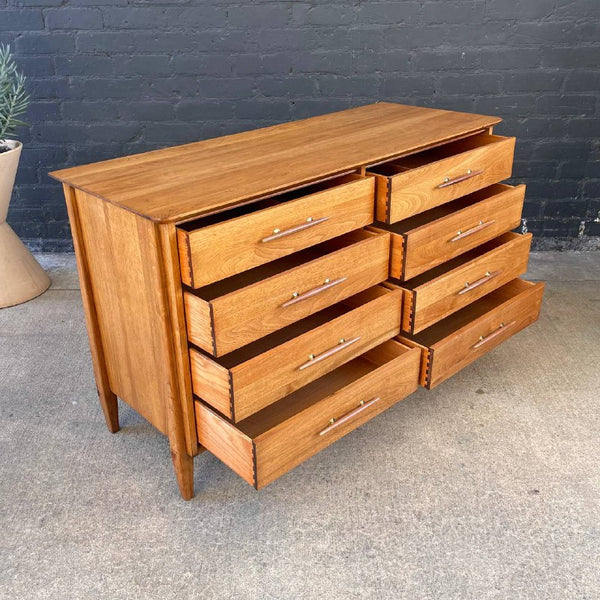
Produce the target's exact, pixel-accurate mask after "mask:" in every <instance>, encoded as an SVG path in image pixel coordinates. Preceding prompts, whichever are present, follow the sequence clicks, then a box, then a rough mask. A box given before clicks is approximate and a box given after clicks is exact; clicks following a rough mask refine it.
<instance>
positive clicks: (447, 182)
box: [437, 169, 484, 190]
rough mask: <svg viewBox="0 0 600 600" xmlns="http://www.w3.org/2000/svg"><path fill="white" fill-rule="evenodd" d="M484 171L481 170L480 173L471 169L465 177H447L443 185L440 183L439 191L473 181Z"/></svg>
mask: <svg viewBox="0 0 600 600" xmlns="http://www.w3.org/2000/svg"><path fill="white" fill-rule="evenodd" d="M483 171H484V169H479V170H478V171H471V169H469V170H468V171H467V172H466V173H465V174H464V175H459V176H458V177H455V178H454V179H450V178H449V177H445V178H444V181H443V182H442V183H440V185H438V186H437V187H438V190H440V189H442V188H445V187H448V186H449V185H455V184H457V183H460V182H461V181H465V180H467V179H471V177H477V175H481V174H482V173H483Z"/></svg>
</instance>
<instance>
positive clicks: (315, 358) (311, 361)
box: [298, 336, 360, 371]
mask: <svg viewBox="0 0 600 600" xmlns="http://www.w3.org/2000/svg"><path fill="white" fill-rule="evenodd" d="M358 340H360V336H358V337H355V338H352V339H351V340H345V339H344V338H341V339H340V341H339V342H338V344H337V346H334V347H333V348H329V350H325V352H321V354H316V355H314V354H311V355H310V356H309V357H308V360H307V361H306V362H305V363H303V364H301V365H300V366H299V367H298V370H299V371H304V369H306V368H307V367H310V366H311V365H316V364H317V363H318V362H321V361H322V360H325V359H326V358H329V357H330V356H333V355H334V354H336V353H338V352H340V351H341V350H343V349H344V348H347V347H348V346H351V345H352V344H354V343H355V342H358Z"/></svg>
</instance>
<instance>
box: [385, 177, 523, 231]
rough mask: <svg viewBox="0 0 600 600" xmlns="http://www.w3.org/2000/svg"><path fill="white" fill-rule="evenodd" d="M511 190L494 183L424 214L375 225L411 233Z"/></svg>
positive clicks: (506, 186)
mask: <svg viewBox="0 0 600 600" xmlns="http://www.w3.org/2000/svg"><path fill="white" fill-rule="evenodd" d="M513 189H515V188H513V187H512V186H510V185H505V184H503V183H495V184H494V185H490V186H488V187H486V188H483V189H482V190H478V191H476V192H473V193H471V194H467V195H466V196H463V197H462V198H458V199H457V200H453V201H452V202H447V203H446V204H440V206H436V207H435V208H430V209H429V210H426V211H425V212H422V213H419V214H416V215H413V216H412V217H408V219H403V220H402V221H397V222H396V223H391V224H388V223H380V222H379V221H378V222H377V223H376V225H377V227H380V228H381V229H385V230H386V231H391V232H392V233H407V232H409V231H413V230H414V229H418V228H419V227H424V226H427V225H430V224H431V223H432V222H433V221H437V220H438V219H443V218H444V217H447V216H448V215H451V214H453V213H455V212H458V211H459V210H463V209H465V208H468V207H469V206H473V205H474V204H477V203H478V202H483V201H484V200H488V199H489V198H492V197H494V196H497V195H499V194H502V193H504V192H508V191H510V190H513Z"/></svg>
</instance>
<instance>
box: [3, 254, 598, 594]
mask: <svg viewBox="0 0 600 600" xmlns="http://www.w3.org/2000/svg"><path fill="white" fill-rule="evenodd" d="M41 261H42V262H43V264H44V265H45V266H46V267H47V268H49V270H50V272H51V275H52V278H53V285H52V288H51V289H50V290H49V291H48V292H47V293H45V294H44V295H42V296H40V297H39V298H37V299H35V300H33V301H31V302H28V303H26V304H23V305H21V306H17V307H13V308H9V309H5V310H2V311H0V410H1V419H2V426H1V429H0V448H1V451H2V460H1V464H0V497H1V505H0V532H1V540H0V597H1V598H2V599H5V598H6V599H10V600H16V599H21V598H23V599H25V598H27V599H30V598H51V599H60V600H65V599H70V598H77V599H79V598H81V599H89V598H107V599H119V598H132V599H140V598H144V599H145V598H157V599H158V598H160V599H170V598H209V599H213V598H215V599H221V598H227V599H238V598H239V599H242V598H244V599H246V600H247V599H284V600H289V599H291V600H296V599H298V600H300V599H311V600H312V599H317V598H319V599H321V598H327V599H328V600H329V599H337V598H340V599H344V600H347V599H351V598H361V599H362V598H369V599H370V598H373V599H378V600H379V599H388V598H389V599H404V598H406V599H409V600H419V599H425V598H427V599H435V600H440V599H446V598H452V599H455V598H456V599H458V598H460V599H464V598H467V599H477V600H482V599H487V598H497V599H502V600H505V599H510V600H513V599H517V598H526V599H538V598H539V599H544V600H548V599H554V598H556V599H561V600H563V599H570V598H574V599H575V598H576V599H588V600H589V599H596V598H600V576H599V573H600V466H599V465H600V462H599V459H600V410H599V399H600V377H599V372H598V365H599V364H600V339H599V338H600V335H599V333H600V332H599V325H600V255H599V254H592V253H589V254H577V253H563V254H557V253H538V254H534V255H533V256H532V259H531V268H530V273H529V277H530V278H533V279H545V280H547V281H548V287H547V292H546V297H545V301H544V306H543V313H542V316H541V319H540V321H539V322H538V323H537V324H536V325H534V326H532V327H531V328H529V329H527V330H525V331H524V332H522V333H520V334H518V335H517V336H516V337H515V338H513V339H512V340H511V341H509V342H507V343H506V344H504V345H503V346H501V347H499V348H497V349H496V350H494V351H493V352H492V353H490V354H489V355H487V356H486V357H484V358H483V359H481V360H480V361H479V362H477V363H475V364H473V365H471V366H470V367H468V368H467V369H465V370H464V371H463V372H461V373H460V374H458V375H457V376H455V377H454V378H452V379H451V380H449V381H447V382H446V383H444V384H442V385H441V386H439V387H438V388H437V389H436V390H434V391H432V392H427V391H425V390H420V391H418V392H417V393H415V394H413V395H412V396H410V397H409V398H407V399H406V400H405V401H404V402H401V403H399V404H397V405H396V406H395V407H393V408H392V409H390V410H389V411H387V412H386V413H384V415H381V416H380V417H378V418H376V419H375V420H373V421H371V422H370V423H368V424H367V425H365V426H363V427H362V428H360V429H359V430H357V431H356V432H354V433H352V434H350V435H349V436H347V437H346V438H344V439H343V440H341V441H340V442H338V443H337V444H334V445H333V446H332V447H330V448H329V449H327V450H325V451H323V452H322V453H320V454H319V455H317V456H316V457H314V458H312V459H311V460H309V461H308V462H306V463H305V464H303V465H302V466H300V467H299V468H297V469H295V470H294V471H292V472H291V473H289V474H288V475H286V476H284V477H282V478H281V479H280V480H278V481H277V482H275V483H274V484H272V485H271V486H269V487H267V488H265V489H264V490H262V491H260V492H256V491H254V490H253V489H252V488H251V487H250V486H248V485H247V484H246V483H244V482H243V481H242V480H241V479H239V478H238V477H237V476H236V475H235V474H233V473H232V472H231V471H230V470H229V469H228V468H227V467H225V466H224V465H223V464H222V463H221V462H219V461H218V460H217V459H216V458H214V457H213V456H211V455H210V454H208V453H205V454H203V455H201V456H200V457H198V458H197V459H196V490H197V494H198V495H197V497H196V498H195V499H194V500H193V501H191V502H189V503H186V502H183V501H182V500H180V499H179V496H178V493H177V489H176V486H175V482H174V477H173V475H172V470H171V461H170V457H169V449H168V444H167V442H166V440H165V439H164V438H163V437H162V436H161V435H160V434H158V433H157V432H156V431H154V430H153V429H152V428H151V427H150V426H149V425H148V424H147V423H146V422H145V421H144V420H143V419H142V418H141V417H139V416H137V415H136V414H135V413H134V412H133V411H131V410H130V409H129V408H127V406H125V405H121V422H122V425H123V429H122V431H121V432H119V433H118V434H116V435H111V434H109V433H108V431H107V430H106V428H105V425H104V421H103V418H102V415H101V412H100V408H99V407H98V404H97V398H96V392H95V388H94V383H93V380H92V370H91V365H90V357H89V352H88V347H87V338H86V333H85V327H84V321H83V315H82V309H81V300H80V295H79V292H78V289H77V288H78V286H77V278H76V275H75V272H74V262H73V259H72V257H71V256H68V255H43V256H41Z"/></svg>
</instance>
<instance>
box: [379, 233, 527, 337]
mask: <svg viewBox="0 0 600 600" xmlns="http://www.w3.org/2000/svg"><path fill="white" fill-rule="evenodd" d="M530 245H531V234H530V233H527V234H524V235H521V234H519V233H504V234H503V235H501V236H499V237H497V238H495V239H493V240H490V241H489V242H486V243H485V244H483V245H481V246H478V247H477V248H474V249H473V250H469V252H466V253H465V254H461V255H460V256H458V257H457V258H454V259H452V260H450V261H448V262H445V263H444V264H442V265H440V266H439V267H436V268H435V269H432V270H431V271H427V272H426V273H423V274H422V275H419V276H418V277H414V278H413V279H410V280H409V281H404V282H403V283H402V284H395V283H393V282H390V283H386V284H385V285H388V286H390V287H391V288H395V289H401V290H403V292H404V311H403V317H402V330H403V331H405V332H407V333H418V332H419V331H422V330H423V329H426V328H427V327H430V326H431V325H433V324H434V323H437V322H438V321H441V320H442V319H444V318H445V317H447V316H448V315H451V314H452V313H454V312H456V311H458V310H460V309H461V308H463V307H464V306H467V305H468V304H471V302H474V301H476V300H478V299H479V298H481V297H482V296H485V295H486V294H488V293H489V292H491V291H492V290H495V289H496V288H499V287H500V286H502V285H504V284H505V283H508V282H509V281H512V280H513V279H515V278H516V277H519V276H520V275H523V274H524V273H525V272H526V271H527V263H528V261H529V247H530Z"/></svg>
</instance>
